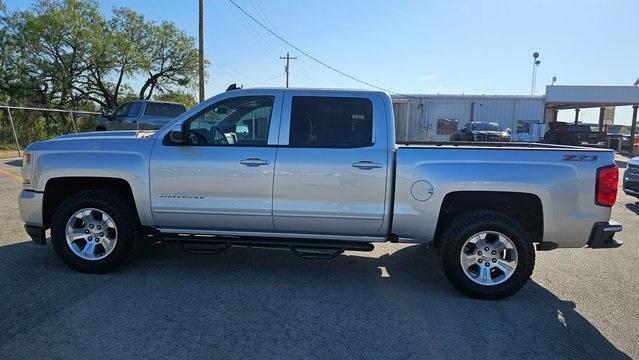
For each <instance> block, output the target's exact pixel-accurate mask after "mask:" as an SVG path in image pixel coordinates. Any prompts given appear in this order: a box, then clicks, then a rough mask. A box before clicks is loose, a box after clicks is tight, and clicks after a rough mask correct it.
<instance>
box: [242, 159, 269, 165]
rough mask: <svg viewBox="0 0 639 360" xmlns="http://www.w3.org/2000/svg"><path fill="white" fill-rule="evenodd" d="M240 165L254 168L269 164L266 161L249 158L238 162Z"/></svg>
mask: <svg viewBox="0 0 639 360" xmlns="http://www.w3.org/2000/svg"><path fill="white" fill-rule="evenodd" d="M240 164H242V165H246V166H251V167H256V166H262V165H268V164H270V162H269V161H268V160H262V159H260V158H254V157H250V158H247V159H244V160H240Z"/></svg>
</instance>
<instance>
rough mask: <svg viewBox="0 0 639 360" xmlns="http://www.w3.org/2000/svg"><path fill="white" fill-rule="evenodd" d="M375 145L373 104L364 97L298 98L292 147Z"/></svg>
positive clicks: (291, 135)
mask: <svg viewBox="0 0 639 360" xmlns="http://www.w3.org/2000/svg"><path fill="white" fill-rule="evenodd" d="M372 143H373V104H372V103H371V101H370V100H368V99H363V98H336V97H317V96H294V97H293V103H292V108H291V130H290V138H289V144H290V146H294V147H315V148H356V147H366V146H370V145H372Z"/></svg>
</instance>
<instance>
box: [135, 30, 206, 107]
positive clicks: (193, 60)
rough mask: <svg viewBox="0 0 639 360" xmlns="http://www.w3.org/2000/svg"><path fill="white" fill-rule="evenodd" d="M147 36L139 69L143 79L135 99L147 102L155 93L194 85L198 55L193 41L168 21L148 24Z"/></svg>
mask: <svg viewBox="0 0 639 360" xmlns="http://www.w3.org/2000/svg"><path fill="white" fill-rule="evenodd" d="M148 34H149V36H148V37H147V38H146V43H145V44H144V45H145V47H144V49H146V51H144V62H143V66H142V68H143V71H144V72H145V73H146V74H147V79H146V81H145V82H144V84H143V85H142V88H141V89H140V93H139V98H140V99H147V100H148V99H150V98H151V96H152V95H153V92H154V91H155V90H158V91H160V92H167V91H171V90H173V89H174V88H176V87H183V86H188V85H190V84H192V83H195V81H194V80H197V76H198V52H197V49H196V48H195V46H194V40H193V38H192V37H191V36H188V35H187V34H186V33H185V32H184V31H181V30H179V29H177V28H176V26H175V24H173V23H171V22H168V21H164V22H162V23H160V24H158V25H156V24H149V33H148ZM191 86H192V85H191Z"/></svg>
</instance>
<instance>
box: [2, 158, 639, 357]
mask: <svg viewBox="0 0 639 360" xmlns="http://www.w3.org/2000/svg"><path fill="white" fill-rule="evenodd" d="M18 164H19V163H18V162H16V161H14V162H10V161H6V160H5V161H2V162H1V163H0V206H1V208H0V209H1V211H0V220H1V222H2V227H1V228H0V274H1V275H0V358H2V359H14V358H15V359H23V358H27V357H28V358H53V359H55V358H60V359H62V358H65V359H66V358H80V357H82V358H118V359H121V358H135V359H141V358H153V359H155V358H168V357H170V358H189V359H197V358H206V359H209V358H242V359H243V358H260V359H262V358H322V359H324V358H340V359H341V358H397V359H409V358H419V359H423V358H431V357H435V358H468V357H471V356H472V357H473V358H486V359H487V358H491V359H493V358H531V359H532V358H535V359H536V358H541V357H550V358H580V359H581V358H594V359H623V358H629V357H633V358H638V357H639V340H638V339H639V276H637V274H639V241H638V240H639V223H638V222H637V217H638V216H639V202H637V201H636V199H633V198H631V197H629V196H626V195H625V194H623V193H622V192H621V193H620V195H619V197H618V203H617V205H616V206H615V208H614V211H613V218H614V219H615V220H617V221H619V222H621V223H622V224H623V225H624V227H625V230H624V232H622V233H621V234H620V235H618V238H620V239H621V240H623V241H624V242H625V245H624V246H622V247H621V248H619V249H608V250H588V249H570V250H555V251H551V252H540V253H537V266H536V268H535V272H534V274H533V278H532V280H531V281H530V282H529V283H528V284H527V285H526V286H525V287H524V288H523V289H522V290H521V291H520V292H519V293H517V294H516V295H514V296H512V297H510V298H508V299H506V300H501V301H492V302H491V301H480V300H473V299H468V298H465V297H464V296H462V295H460V294H459V293H457V292H456V291H455V290H454V289H453V288H452V286H451V285H449V284H448V282H447V280H446V279H445V277H444V275H443V273H442V271H441V270H440V268H439V266H438V261H437V259H436V258H435V256H433V255H431V254H429V253H428V252H427V251H426V250H425V248H424V247H423V246H406V245H392V244H383V245H377V246H376V247H375V250H374V251H373V252H371V253H355V252H351V253H346V254H344V255H342V256H339V257H338V258H336V259H334V260H330V261H325V260H303V259H299V258H296V257H295V256H293V255H291V254H289V253H288V252H282V251H276V250H260V249H241V248H238V249H231V250H229V251H227V252H225V253H223V254H221V255H218V256H205V255H187V254H184V253H182V252H180V251H179V250H178V249H177V247H176V246H175V245H173V244H162V243H160V244H155V245H153V246H151V247H150V248H149V249H148V251H147V252H145V253H144V254H143V255H142V256H140V257H138V258H136V259H134V261H130V262H129V263H127V264H126V265H125V266H124V267H123V268H121V269H120V270H119V271H117V272H115V273H111V274H105V275H86V274H80V273H76V272H73V271H71V270H69V269H68V268H67V267H66V266H64V265H63V264H62V263H61V262H60V261H59V260H58V259H57V257H56V256H55V254H54V252H53V250H52V248H51V246H50V245H48V246H46V247H41V246H37V245H33V244H31V243H30V241H29V239H28V237H27V235H26V234H25V233H24V231H23V229H22V223H21V221H20V219H19V214H18V209H17V202H16V197H17V195H18V192H19V190H20V183H19V178H18V177H17V175H18V174H19V167H17V165H18Z"/></svg>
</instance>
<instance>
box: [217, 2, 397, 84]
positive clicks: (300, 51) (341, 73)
mask: <svg viewBox="0 0 639 360" xmlns="http://www.w3.org/2000/svg"><path fill="white" fill-rule="evenodd" d="M229 2H230V3H231V4H233V6H235V7H236V8H238V9H239V10H240V11H241V12H242V13H244V15H246V16H248V17H249V18H250V19H251V20H253V22H255V23H256V24H257V25H259V26H260V27H261V28H263V29H264V30H266V31H268V32H269V33H271V35H273V36H275V37H276V38H278V39H279V40H280V41H282V42H283V43H285V44H286V45H288V46H290V47H292V48H293V49H295V50H297V51H298V52H299V53H300V54H302V55H304V56H306V57H308V58H309V59H311V60H313V61H315V62H316V63H318V64H320V65H322V66H324V67H326V68H328V69H330V70H332V71H334V72H336V73H338V74H340V75H342V76H345V77H347V78H349V79H351V80H355V81H357V82H359V83H361V84H364V85H366V86H370V87H372V88H375V89H378V90H382V91H385V92H388V93H392V94H397V95H403V94H400V93H398V92H395V91H392V90H389V89H386V88H383V87H381V86H377V85H374V84H371V83H369V82H368V81H364V80H362V79H359V78H356V77H355V76H353V75H349V74H347V73H345V72H343V71H341V70H339V69H337V68H335V67H333V66H331V65H329V64H327V63H325V62H323V61H322V60H319V59H318V58H316V57H314V56H313V55H311V54H309V53H307V52H306V51H304V50H302V49H300V48H299V47H297V46H295V45H294V44H292V43H291V42H290V41H288V40H286V39H285V38H283V37H282V36H280V35H279V34H277V33H276V32H275V31H273V30H271V29H270V28H269V27H267V26H266V25H264V24H263V23H262V22H260V21H259V20H257V19H256V18H255V17H253V15H251V14H249V13H248V12H247V11H246V10H244V9H243V8H242V7H241V6H240V5H238V4H237V3H236V2H235V1H234V0H229Z"/></svg>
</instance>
